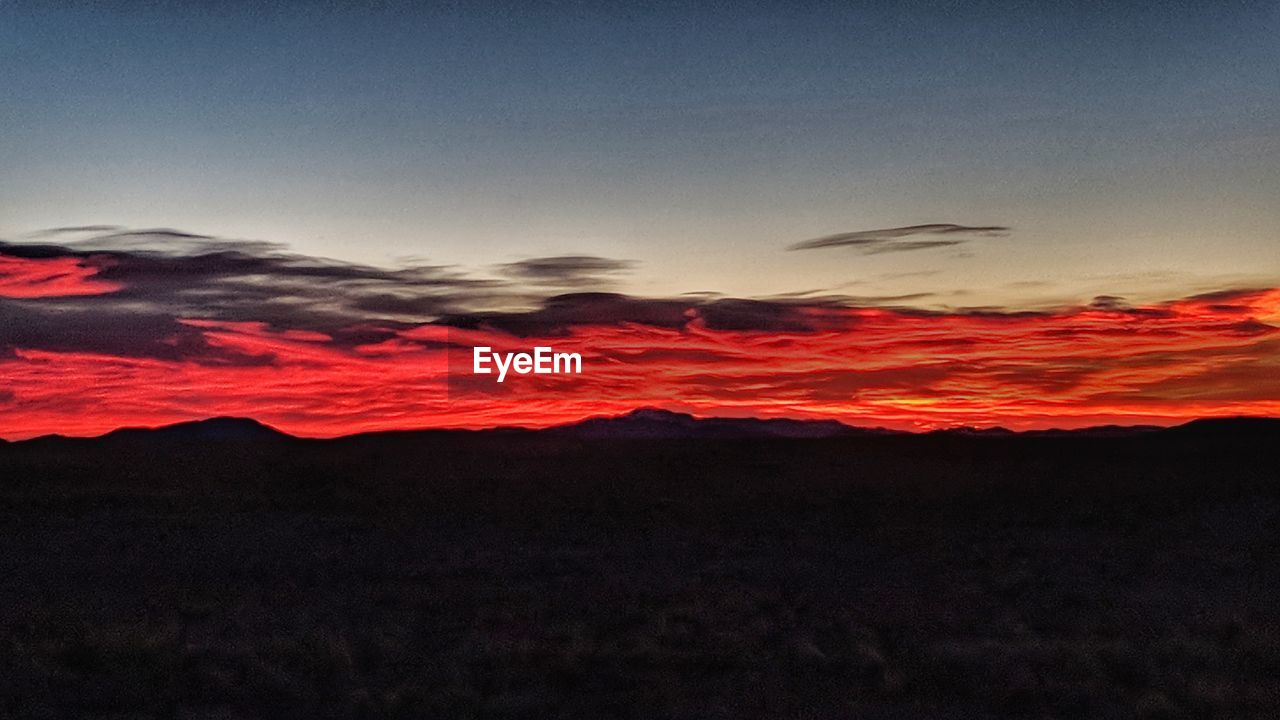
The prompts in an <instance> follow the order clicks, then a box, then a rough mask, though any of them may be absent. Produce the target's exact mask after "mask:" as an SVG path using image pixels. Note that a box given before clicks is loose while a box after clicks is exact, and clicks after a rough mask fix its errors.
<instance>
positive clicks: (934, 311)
mask: <svg viewBox="0 0 1280 720" xmlns="http://www.w3.org/2000/svg"><path fill="white" fill-rule="evenodd" d="M639 5H640V4H622V3H619V4H601V3H512V4H502V3H485V4H468V3H456V4H451V5H446V4H439V5H438V6H434V7H432V8H429V9H428V8H422V7H415V6H413V5H411V4H407V3H406V4H401V3H394V2H386V3H380V4H377V5H376V7H374V8H373V9H370V8H359V9H357V8H353V7H345V6H342V5H341V4H323V3H284V4H278V3H273V4H270V6H267V5H260V4H255V3H248V2H232V3H227V4H217V5H214V4H209V5H207V6H206V5H203V4H190V3H167V2H148V3H119V2H115V3H113V2H107V3H67V4H61V5H58V6H53V5H51V4H48V3H34V2H26V1H24V0H6V1H5V2H3V3H0V128H2V130H0V168H3V169H2V170H0V242H2V243H3V244H2V245H0V320H3V323H2V324H0V378H4V379H5V382H4V384H3V385H0V437H26V436H30V435H33V434H38V433H42V432H69V433H72V434H75V433H91V432H99V431H105V430H108V429H111V427H115V426H119V425H121V424H155V423H160V422H168V421H175V420H181V419H189V418H192V417H200V416H207V415H210V414H237V415H250V416H254V417H258V418H259V419H263V420H272V421H274V422H276V423H277V424H279V425H281V426H283V427H285V428H286V429H293V430H295V431H298V432H301V433H304V434H306V433H311V434H341V433H342V432H344V431H349V430H351V429H368V428H386V427H408V426H438V425H466V426H486V425H490V424H513V423H514V424H521V423H523V424H533V425H542V424H551V423H554V422H559V421H567V420H571V419H574V418H576V417H581V416H585V415H591V414H599V413H601V412H606V411H615V410H616V411H622V410H625V409H629V408H630V407H635V406H641V405H655V404H656V405H664V406H671V407H673V408H678V409H686V410H692V411H695V412H701V413H719V414H725V413H728V414H752V415H786V416H798V417H836V418H838V419H843V420H846V421H849V422H854V423H859V424H886V425H892V426H896V427H908V428H927V427H937V426H945V425H954V424H973V425H992V424H1004V425H1008V426H1016V427H1039V426H1049V425H1079V424H1085V423H1095V422H1110V421H1118V422H1160V423H1168V422H1174V421H1177V420H1181V419H1186V418H1190V417H1197V416H1205V415H1223V414H1239V413H1251V414H1280V410H1278V409H1277V408H1280V388H1277V387H1276V385H1275V380H1274V378H1275V377H1276V374H1275V370H1277V369H1278V368H1277V365H1276V360H1275V357H1276V355H1277V353H1276V352H1275V351H1276V349H1277V345H1276V343H1277V339H1276V335H1274V334H1273V331H1275V325H1276V324H1280V320H1277V307H1278V303H1277V297H1278V296H1277V293H1276V291H1275V290H1274V289H1275V288H1277V287H1280V237H1277V235H1278V233H1277V227H1280V202H1277V199H1280V43H1278V42H1276V38H1277V37H1280V3H1276V2H1258V3H1251V2H1219V3H1150V4H1143V3H1126V4H1124V5H1123V6H1111V7H1103V6H1101V5H1099V4H1096V3H1071V2H1059V3H1020V4H1014V3H981V2H974V3H929V4H925V3H893V4H890V3H883V4H878V3H866V4H858V3H849V4H845V3H817V2H811V3H753V2H744V3H723V4H717V3H698V4H694V3H674V2H673V3H650V4H644V5H645V7H639ZM442 333H443V334H442ZM476 333H478V335H475V334H476ZM655 333H656V334H655ZM450 337H452V338H454V341H450V340H448V338H450ZM539 338H541V339H542V340H545V341H547V342H552V341H558V342H559V343H560V344H569V343H577V344H578V345H579V346H580V347H581V349H582V350H583V351H584V352H585V353H586V354H587V355H588V363H587V365H588V368H592V367H595V368H597V369H599V368H605V369H607V370H608V372H606V371H604V370H597V371H596V372H594V373H592V372H590V371H589V372H588V373H587V374H584V377H583V378H579V379H577V380H576V381H574V382H575V383H576V384H574V383H569V384H565V383H564V382H561V383H560V384H559V385H556V386H555V387H549V386H548V387H543V386H540V385H537V383H533V382H530V383H527V384H526V385H525V386H521V387H515V388H514V389H504V390H503V391H502V393H503V394H501V395H494V394H493V393H492V392H491V391H490V390H477V389H476V388H470V391H468V390H464V389H459V388H458V387H456V383H455V387H452V388H450V387H446V386H448V385H449V383H447V382H444V380H443V379H442V378H443V377H444V376H447V375H448V370H449V367H451V365H450V361H449V360H448V358H447V356H448V355H449V353H448V352H437V351H439V350H440V348H441V347H442V346H443V347H452V345H453V344H457V343H459V342H464V343H465V342H472V341H473V340H475V341H477V342H478V341H480V340H483V341H485V342H489V343H491V344H493V345H495V346H508V345H511V346H513V347H514V346H515V345H519V344H526V345H527V344H530V343H531V342H533V341H537V340H539ZM568 338H572V339H568ZM1052 338H1073V339H1075V341H1076V342H1077V345H1076V346H1075V347H1072V348H1063V347H1062V344H1063V343H1062V341H1058V342H1057V343H1056V344H1055V343H1054V342H1053V341H1052V340H1051V339H1052ZM451 343H452V344H451ZM513 343H514V344H515V345H513ZM987 343H995V344H996V345H997V346H998V347H996V348H988V347H986V344H987ZM774 345H777V346H778V347H774ZM783 346H785V347H786V348H787V349H786V351H785V352H780V354H775V352H774V351H775V350H778V348H780V347H783ZM766 350H767V352H766ZM997 350H1000V351H1003V352H1002V353H997V354H996V355H991V354H989V353H990V352H995V351H997ZM1076 352H1085V353H1086V354H1084V355H1079V356H1076V355H1074V354H1073V353H1076ZM380 353H384V354H380ZM385 353H391V354H390V355H386V354H385ZM663 353H665V355H664V354H663ZM676 353H686V354H685V355H680V356H678V357H677V356H676ZM753 353H754V354H753ZM592 360H594V361H595V362H591V361H592ZM353 363H354V364H353ZM362 363H364V364H362ZM442 363H443V364H442ZM362 368H363V369H362ZM393 368H395V369H393ZM401 372H403V373H407V374H404V375H401V374H400V373H401ZM102 373H105V376H101V377H100V374H102ZM442 373H443V374H444V375H442ZM67 377H81V378H83V379H84V383H89V384H78V385H75V386H74V387H75V392H70V391H69V390H68V385H67V384H66V383H65V382H62V383H59V382H58V379H59V378H63V379H65V378H67ZM89 378H94V379H93V380H92V382H90V380H89ZM111 378H115V379H111ZM360 378H365V379H364V380H361V379H360ZM391 378H398V380H394V381H393V380H392V379H391ZM662 378H665V380H663V379H662ZM251 379H252V380H251ZM273 382H279V383H280V387H279V388H278V389H276V390H273V391H272V393H273V394H271V395H270V396H268V395H266V394H258V395H255V394H254V393H252V392H248V391H246V390H245V389H244V388H245V387H246V383H248V384H249V385H251V386H253V387H259V388H267V387H273ZM379 382H382V383H384V384H386V385H387V387H385V388H383V390H382V391H380V392H374V390H373V387H374V386H376V385H378V383H379ZM442 382H443V383H444V384H443V385H441V383H442ZM557 382H560V381H557ZM646 382H647V383H648V386H647V389H646V392H643V393H641V392H638V388H639V387H640V385H638V384H637V383H646ZM552 384H553V385H555V383H552ZM569 385H572V387H570V386H569ZM322 387H329V388H330V390H329V392H328V393H327V394H326V392H325V391H323V390H322V389H321V388H322ZM84 388H93V389H92V390H87V389H84ZM300 388H303V389H300ZM335 388H348V389H350V390H351V395H350V397H349V398H346V399H343V400H339V399H338V396H340V395H342V393H341V392H336V391H335ZM179 390H181V394H180V396H178V395H175V393H177V392H178V391H179ZM264 392H265V391H264ZM77 393H78V394H77ZM441 393H443V394H441ZM508 394H513V395H512V396H511V397H509V396H508ZM375 396H376V397H377V399H376V400H375V399H374V398H375ZM512 397H518V398H519V399H518V400H517V401H514V402H513V399H512ZM424 398H425V399H424Z"/></svg>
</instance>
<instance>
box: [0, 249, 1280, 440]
mask: <svg viewBox="0 0 1280 720" xmlns="http://www.w3.org/2000/svg"><path fill="white" fill-rule="evenodd" d="M74 232H75V233H80V234H89V235H90V237H87V238H78V239H71V240H68V239H66V238H65V237H64V235H65V234H66V233H65V232H64V233H60V234H58V235H54V236H49V237H46V238H44V239H43V241H42V242H40V243H35V244H0V376H2V377H4V378H5V380H6V383H5V385H4V387H3V388H2V390H3V392H0V436H4V437H10V438H16V437H27V436H30V435H36V434H41V433H47V432H63V433H69V434H91V433H98V432H104V431H106V430H110V429H112V428H114V427H119V426H121V425H138V424H159V423H165V422H173V421H177V420H184V419H191V418H198V417H207V416H212V415H245V416H252V417H255V418H258V419H260V420H263V421H266V422H269V423H271V424H273V425H276V426H279V427H281V428H282V429H285V430H288V431H291V432H295V433H299V434H304V435H335V434H343V433H349V432H355V431H360V430H372V429H394V428H407V427H433V426H466V427H483V426H490V425H497V424H522V425H548V424H554V423H559V422H566V421H571V420H574V419H577V418H581V417H584V416H589V415H597V414H601V413H607V412H622V411H625V410H628V409H631V408H634V407H637V406H648V405H656V406H662V407H668V408H671V409H679V410H688V411H694V412H701V413H706V414H711V413H727V414H735V415H746V414H750V415H756V416H762V417H772V416H790V417H812V418H836V419H840V420H843V421H846V422H851V423H859V424H868V425H888V426H893V427H902V428H929V427H941V426H949V425H995V424H1000V425H1006V426H1011V427H1019V428H1027V427H1045V426H1078V425H1086V424H1095V423H1107V422H1176V421H1180V420H1183V419H1187V418H1192V417H1202V416H1215V415H1234V414H1263V415H1280V329H1277V326H1278V325H1280V290H1278V289H1274V288H1245V289H1231V290H1225V291H1222V292H1217V293H1211V294H1206V295H1200V296H1195V297H1189V298H1184V299H1178V300H1173V301H1169V302H1164V303H1157V304H1141V305H1135V304H1131V303H1129V302H1127V301H1126V300H1125V299H1124V298H1120V297H1114V296H1100V297H1098V298H1096V299H1095V300H1094V301H1093V302H1092V303H1087V304H1082V305H1081V306H1078V307H1068V308H1062V309H1059V310H1055V311H1045V312H1014V311H1007V310H1001V309H987V310H984V311H976V310H970V311H954V312H937V311H924V310H918V309H911V308H906V307H896V308H895V307H872V306H866V305H863V304H860V303H859V302H858V300H857V299H856V298H851V297H847V296H833V297H822V298H812V297H804V296H798V297H793V298H782V299H765V300H761V299H743V298H720V297H712V296H684V297H676V298H641V297H633V296H628V295H622V294H616V293H605V292H572V293H568V294H565V293H563V289H566V287H567V288H570V289H571V288H575V287H588V288H589V287H592V284H591V281H588V280H584V278H599V277H607V276H609V275H610V274H612V273H615V272H622V271H624V270H626V269H627V268H628V267H629V265H628V264H626V263H623V262H619V261H610V260H607V259H604V258H594V257H590V256H561V257H555V258H544V259H531V260H527V261H522V262H521V263H514V264H512V265H509V266H503V267H502V268H500V269H499V271H498V272H497V274H496V276H495V277H477V276H473V275H470V274H466V273H462V272H460V271H458V270H456V269H453V268H448V267H441V266H432V265H414V266H409V267H402V268H392V269H388V268H377V267H370V266H364V265H358V264H351V263H342V262H336V261H331V260H324V259H320V258H312V257H307V256H302V255H297V254H292V253H289V252H287V251H285V249H283V248H281V247H279V246H275V245H271V244H267V243H244V242H237V241H229V240H221V239H217V238H211V237H208V236H199V235H194V234H189V233H181V232H177V231H172V230H162V231H159V230H157V231H143V232H132V231H124V230H120V229H117V228H109V229H103V228H94V229H91V230H88V231H86V230H83V229H77V230H75V231H74ZM944 235H945V233H944ZM911 236H912V234H904V235H900V236H899V238H901V237H911ZM55 240H56V241H61V242H55ZM890 241H895V242H896V241H897V240H895V239H890ZM475 345H488V346H490V347H493V348H495V349H498V350H503V351H506V350H527V349H528V348H530V347H533V346H534V345H551V346H553V347H555V348H556V349H557V350H560V351H568V352H579V353H581V354H582V355H583V358H584V372H583V374H582V375H579V376H565V377H549V376H538V377H536V378H535V377H532V376H528V377H522V378H516V379H514V380H509V381H508V382H507V383H505V384H504V385H502V386H497V385H495V384H493V383H491V382H489V381H488V380H484V379H478V378H474V377H470V376H469V375H468V374H467V372H466V368H468V367H469V361H470V356H469V352H470V348H471V347H473V346H475Z"/></svg>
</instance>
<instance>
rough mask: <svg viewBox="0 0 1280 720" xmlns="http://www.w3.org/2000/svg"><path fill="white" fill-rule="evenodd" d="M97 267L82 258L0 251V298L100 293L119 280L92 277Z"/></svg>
mask: <svg viewBox="0 0 1280 720" xmlns="http://www.w3.org/2000/svg"><path fill="white" fill-rule="evenodd" d="M98 270H99V268H98V267H96V266H94V265H92V264H90V263H89V262H88V261H87V260H86V259H84V258H77V257H53V258H23V257H12V256H9V255H2V254H0V298H47V297H69V296H73V295H102V294H104V293H110V292H115V291H116V290H119V289H120V287H121V286H120V284H119V283H113V282H107V281H104V280H96V279H94V277H93V276H94V275H97V274H98Z"/></svg>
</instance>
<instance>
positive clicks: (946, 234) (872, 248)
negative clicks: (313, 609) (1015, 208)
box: [787, 223, 1009, 255]
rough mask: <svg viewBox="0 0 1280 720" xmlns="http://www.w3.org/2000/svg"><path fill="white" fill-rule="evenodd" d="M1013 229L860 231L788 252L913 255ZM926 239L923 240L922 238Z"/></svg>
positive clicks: (799, 245)
mask: <svg viewBox="0 0 1280 720" xmlns="http://www.w3.org/2000/svg"><path fill="white" fill-rule="evenodd" d="M1008 234H1009V228H1007V227H1003V226H1000V225H985V226H976V227H975V226H968V225H953V224H950V223H932V224H928V225H908V226H905V227H894V228H882V229H879V230H858V231H856V232H845V233H836V234H834V235H824V236H823V237H819V238H813V239H812V240H804V241H801V242H798V243H795V244H793V245H791V246H789V247H788V248H787V249H788V250H816V249H820V248H833V247H847V248H855V249H856V250H858V252H860V253H862V254H863V255H880V254H883V253H897V252H911V251H913V250H931V249H934V248H943V247H954V246H956V245H963V244H965V243H967V242H969V241H971V240H972V239H973V238H976V237H1004V236H1006V235H1008ZM922 237H923V238H926V239H920V238H922Z"/></svg>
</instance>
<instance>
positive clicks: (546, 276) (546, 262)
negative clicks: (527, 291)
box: [498, 255, 635, 288]
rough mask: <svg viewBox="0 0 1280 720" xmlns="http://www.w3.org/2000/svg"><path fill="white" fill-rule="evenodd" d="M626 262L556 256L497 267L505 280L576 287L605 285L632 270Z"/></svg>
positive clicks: (593, 256)
mask: <svg viewBox="0 0 1280 720" xmlns="http://www.w3.org/2000/svg"><path fill="white" fill-rule="evenodd" d="M634 265H635V263H633V262H631V261H629V260H614V259H611V258H604V257H597V256H595V255H558V256H554V257H542V258H531V259H528V260H521V261H519V262H514V263H507V264H505V265H499V266H498V271H499V272H500V273H501V274H502V275H505V276H507V277H510V278H513V279H515V280H519V281H523V282H527V283H530V284H534V285H546V286H549V287H557V288H576V287H588V286H599V285H604V284H607V283H608V282H609V281H610V280H611V279H612V276H616V275H618V274H620V273H623V272H626V271H628V270H630V269H631V268H632V267H634Z"/></svg>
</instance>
